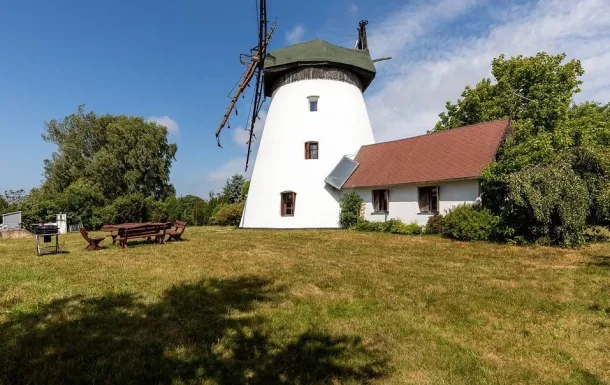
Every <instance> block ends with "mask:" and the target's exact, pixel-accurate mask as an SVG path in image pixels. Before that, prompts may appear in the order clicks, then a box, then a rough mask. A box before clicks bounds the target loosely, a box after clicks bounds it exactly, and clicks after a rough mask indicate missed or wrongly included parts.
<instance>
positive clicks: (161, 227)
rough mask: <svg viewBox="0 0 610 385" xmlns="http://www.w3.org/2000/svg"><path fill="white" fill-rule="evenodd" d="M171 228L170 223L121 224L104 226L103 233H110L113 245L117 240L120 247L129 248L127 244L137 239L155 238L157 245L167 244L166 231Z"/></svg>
mask: <svg viewBox="0 0 610 385" xmlns="http://www.w3.org/2000/svg"><path fill="white" fill-rule="evenodd" d="M170 227H171V223H170V222H145V223H120V224H118V225H104V226H103V227H102V231H106V232H109V233H110V235H109V236H110V237H112V243H113V244H115V243H116V240H117V238H118V239H119V245H120V246H122V247H123V248H125V247H127V242H128V241H130V240H133V239H136V238H146V239H147V240H150V239H152V238H153V237H154V238H155V242H157V243H165V234H166V231H167V230H168V229H169V228H170Z"/></svg>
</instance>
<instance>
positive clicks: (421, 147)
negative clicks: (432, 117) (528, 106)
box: [343, 120, 510, 188]
mask: <svg viewBox="0 0 610 385" xmlns="http://www.w3.org/2000/svg"><path fill="white" fill-rule="evenodd" d="M509 126H510V123H509V121H508V120H496V121H493V122H487V123H480V124H474V125H471V126H464V127H459V128H454V129H452V130H447V131H443V132H439V133H433V134H426V135H421V136H416V137H413V138H407V139H401V140H394V141H391V142H385V143H378V144H371V145H368V146H363V147H362V148H361V149H360V151H359V152H358V155H357V156H356V159H355V161H356V162H358V163H360V165H359V166H358V168H356V171H354V173H353V174H352V175H351V176H350V177H349V179H348V180H347V182H345V184H344V185H343V188H354V187H375V186H393V185H401V184H415V183H426V182H438V181H444V180H455V179H474V178H478V177H480V176H481V174H482V172H483V170H484V169H485V167H486V166H487V165H489V164H490V163H492V162H493V161H494V157H495V154H496V152H497V151H498V148H499V147H500V144H501V143H502V140H503V139H504V136H505V134H506V132H507V130H508V128H509Z"/></svg>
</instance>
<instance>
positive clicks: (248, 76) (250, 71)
mask: <svg viewBox="0 0 610 385" xmlns="http://www.w3.org/2000/svg"><path fill="white" fill-rule="evenodd" d="M257 65H258V63H257V62H255V61H252V62H250V64H248V68H246V72H245V73H244V75H243V76H242V78H241V81H240V82H239V87H237V90H236V91H235V94H234V95H233V98H231V102H230V103H229V107H227V110H226V111H225V114H224V116H223V117H222V120H221V122H220V125H219V126H218V129H217V130H216V142H217V144H218V147H222V146H221V145H220V133H221V131H222V129H223V128H224V127H225V125H226V124H227V122H228V121H229V117H230V116H231V112H233V109H235V105H236V104H237V101H238V100H239V97H240V96H241V94H243V93H244V91H245V89H246V87H248V85H249V83H250V81H251V80H252V78H253V77H254V74H255V73H256V68H257Z"/></svg>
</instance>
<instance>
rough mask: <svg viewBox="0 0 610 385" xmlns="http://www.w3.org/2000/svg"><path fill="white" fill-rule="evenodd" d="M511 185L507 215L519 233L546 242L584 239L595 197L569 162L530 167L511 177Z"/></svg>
mask: <svg viewBox="0 0 610 385" xmlns="http://www.w3.org/2000/svg"><path fill="white" fill-rule="evenodd" d="M508 188H509V190H508V205H507V210H506V217H507V218H508V221H509V223H510V225H511V226H512V227H514V228H515V229H517V233H518V234H520V235H524V236H525V237H526V238H527V239H528V240H531V241H536V242H539V243H543V244H553V245H561V246H568V247H569V246H577V245H579V244H581V243H583V242H584V240H585V237H584V232H585V230H586V227H587V222H586V221H587V215H588V214H589V213H590V210H589V209H590V205H591V197H590V195H589V193H588V190H587V186H586V185H585V183H584V182H583V180H582V179H581V178H580V177H579V176H578V175H577V174H576V173H575V172H574V171H573V170H572V169H571V168H570V166H569V165H567V164H553V165H549V166H543V167H529V168H526V169H524V170H522V171H520V172H517V173H514V174H512V175H511V176H510V177H509V183H508ZM600 211H602V210H601V209H600Z"/></svg>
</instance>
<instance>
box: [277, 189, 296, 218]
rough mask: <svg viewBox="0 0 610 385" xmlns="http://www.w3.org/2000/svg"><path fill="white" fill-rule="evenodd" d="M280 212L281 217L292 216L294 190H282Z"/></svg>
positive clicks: (294, 199)
mask: <svg viewBox="0 0 610 385" xmlns="http://www.w3.org/2000/svg"><path fill="white" fill-rule="evenodd" d="M281 197H282V199H281V206H282V207H281V213H282V216H283V217H293V216H294V208H295V203H296V200H297V193H295V192H294V191H284V192H283V193H282V194H281Z"/></svg>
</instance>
